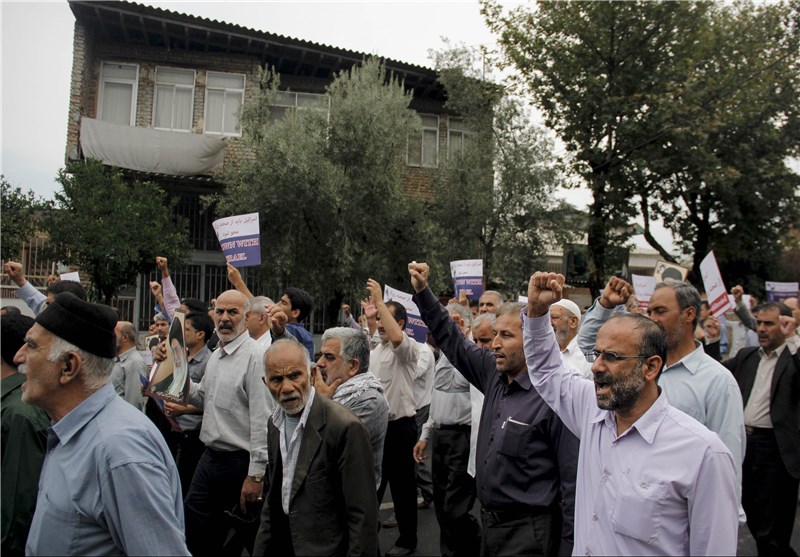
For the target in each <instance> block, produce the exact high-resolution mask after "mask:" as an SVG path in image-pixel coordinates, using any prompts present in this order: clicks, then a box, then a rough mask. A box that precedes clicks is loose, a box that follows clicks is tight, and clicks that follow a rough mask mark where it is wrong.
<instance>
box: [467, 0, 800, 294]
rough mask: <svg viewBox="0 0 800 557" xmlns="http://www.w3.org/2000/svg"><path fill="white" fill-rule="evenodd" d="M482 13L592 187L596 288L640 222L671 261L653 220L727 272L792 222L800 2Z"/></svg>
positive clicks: (486, 7)
mask: <svg viewBox="0 0 800 557" xmlns="http://www.w3.org/2000/svg"><path fill="white" fill-rule="evenodd" d="M483 11H484V14H485V16H486V18H487V21H488V22H489V24H490V26H491V27H492V29H493V30H494V31H495V32H497V33H498V34H499V35H500V42H501V45H502V46H503V48H504V54H505V56H506V59H507V62H508V63H509V64H511V65H513V66H514V67H515V68H516V69H517V71H518V78H519V80H520V82H521V83H522V84H524V86H525V87H526V89H528V90H529V91H530V92H531V94H532V95H533V97H534V99H535V100H536V102H537V104H538V105H539V106H540V107H541V108H542V109H543V110H544V112H545V115H546V118H547V123H548V125H549V126H550V127H552V128H553V129H554V130H556V131H557V133H558V134H559V136H560V137H561V138H562V140H563V141H564V142H565V144H566V146H567V149H568V150H569V151H570V152H571V153H572V154H573V156H574V160H575V162H576V169H577V170H578V171H579V172H580V173H581V175H582V176H583V177H584V180H585V181H586V183H587V184H588V185H589V187H590V188H591V190H592V193H593V196H594V201H593V203H592V206H591V208H590V225H589V248H590V251H591V257H592V269H591V282H592V286H593V287H594V288H599V287H600V286H601V285H602V282H603V281H604V280H605V278H606V275H607V271H608V269H607V265H606V256H607V251H608V250H609V249H613V247H614V245H615V244H618V243H619V242H620V241H622V240H624V238H620V237H617V236H616V235H615V234H614V233H613V232H612V231H613V230H615V229H619V230H624V228H625V227H624V225H625V224H626V222H627V221H628V219H630V218H631V217H632V216H633V215H634V214H635V213H637V212H638V213H639V214H641V216H642V217H643V219H644V224H645V237H646V238H647V239H648V241H649V242H650V243H651V245H653V247H655V248H656V249H658V250H659V251H660V252H661V254H662V256H664V257H665V258H667V259H672V256H671V254H669V253H668V252H667V250H665V249H664V248H663V247H662V246H660V245H659V244H658V242H656V241H655V239H654V238H653V237H652V234H650V219H651V218H652V217H656V218H661V219H662V220H663V221H664V222H665V223H666V225H667V226H668V227H670V228H671V230H672V231H673V232H674V233H675V234H676V235H677V236H678V238H679V243H680V244H681V245H682V246H683V247H684V248H685V249H689V250H693V252H694V257H695V267H697V266H698V265H699V261H700V260H701V259H702V258H703V257H704V256H705V255H706V253H707V252H708V250H709V249H715V250H717V251H718V254H717V256H718V260H719V259H721V260H722V261H721V264H722V266H723V268H725V267H726V266H727V267H728V269H729V270H732V269H735V268H738V265H737V264H736V263H734V264H733V265H727V261H728V259H730V262H731V263H733V262H734V261H742V260H743V259H744V258H745V257H746V258H750V257H751V256H752V251H751V250H753V249H759V248H758V247H757V245H758V244H757V243H754V242H753V241H752V240H753V239H754V238H759V239H763V240H764V241H765V242H766V243H771V244H772V245H775V242H773V240H774V239H775V238H776V236H775V234H774V233H770V232H767V231H766V230H764V227H765V226H766V225H767V224H766V223H767V222H769V223H770V224H769V225H770V226H773V227H775V228H777V229H778V230H779V231H780V229H781V228H783V229H784V230H785V227H786V226H787V224H791V222H793V221H796V220H795V219H796V214H797V212H796V209H792V206H795V203H796V201H793V199H792V198H793V196H794V194H793V192H792V189H793V188H796V181H795V179H794V178H793V176H792V173H790V172H788V169H787V168H786V166H785V162H784V161H785V157H786V156H787V154H790V153H792V152H793V153H795V154H796V153H797V134H796V119H797V112H798V111H797V99H798V95H797V79H798V71H797V59H798V57H797V13H798V10H797V5H796V4H793V5H786V4H782V3H781V4H774V5H766V6H759V7H754V6H753V5H752V4H750V3H740V4H735V5H728V4H725V5H722V4H712V3H708V2H539V3H538V4H537V5H536V8H535V10H534V11H531V12H529V11H527V10H525V9H522V8H520V9H516V10H513V11H511V12H509V13H504V12H503V10H502V9H501V7H500V6H499V5H498V4H496V3H494V2H491V1H485V2H484V3H483ZM793 183H794V184H795V185H794V186H792V184H793ZM754 188H755V189H754ZM766 198H769V200H770V201H769V202H767V203H761V202H760V200H761V199H766ZM759 203H761V204H760V205H759V207H758V209H759V210H758V211H753V210H752V207H750V206H751V205H753V204H759ZM761 209H763V212H762V211H761ZM775 213H778V215H783V218H780V217H778V218H777V219H776V218H775V216H776V215H775ZM786 215H794V216H792V217H788V218H787V217H786ZM751 216H752V217H754V218H750V217H751ZM759 223H760V224H759ZM734 225H736V227H737V229H736V233H735V234H730V228H731V227H733V226H734ZM776 225H777V226H776ZM767 253H768V255H767V256H766V258H767V259H769V260H772V261H774V260H775V259H776V258H775V257H774V256H775V251H774V250H768V252H767ZM745 254H746V255H745ZM720 256H722V257H720ZM751 262H752V260H751ZM747 269H748V272H749V271H755V272H765V267H764V265H761V264H760V263H754V264H753V265H750V266H749V267H747ZM742 270H744V269H742Z"/></svg>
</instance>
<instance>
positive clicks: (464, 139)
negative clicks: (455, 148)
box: [447, 116, 473, 160]
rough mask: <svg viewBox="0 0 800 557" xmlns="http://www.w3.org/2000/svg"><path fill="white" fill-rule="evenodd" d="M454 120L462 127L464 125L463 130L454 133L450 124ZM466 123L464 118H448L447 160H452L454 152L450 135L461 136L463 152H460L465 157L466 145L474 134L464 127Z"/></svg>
mask: <svg viewBox="0 0 800 557" xmlns="http://www.w3.org/2000/svg"><path fill="white" fill-rule="evenodd" d="M453 120H456V121H459V122H461V123H462V125H463V129H461V130H456V131H453V129H452V127H451V126H450V123H451V122H452V121H453ZM465 122H466V120H465V119H464V118H462V117H460V116H448V117H447V160H450V155H451V154H452V151H451V149H450V134H459V135H461V151H460V152H461V156H464V149H465V147H466V144H467V137H469V136H470V135H472V134H473V132H471V131H469V130H467V128H466V125H464V123H465Z"/></svg>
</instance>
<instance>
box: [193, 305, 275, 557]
mask: <svg viewBox="0 0 800 557" xmlns="http://www.w3.org/2000/svg"><path fill="white" fill-rule="evenodd" d="M249 309H250V302H249V301H248V299H247V297H246V296H245V295H244V294H242V293H241V292H238V291H236V290H228V291H226V292H223V293H222V294H220V296H219V297H218V298H217V303H216V305H215V306H214V320H215V322H216V330H217V336H218V337H219V345H220V346H219V348H218V349H217V350H216V351H215V352H214V353H212V354H211V357H210V358H209V359H208V363H207V364H206V371H205V375H203V378H202V379H201V381H200V383H199V384H198V383H190V388H191V390H190V394H189V403H190V404H192V405H194V406H195V407H197V408H199V409H202V410H203V425H202V427H201V430H200V441H202V442H203V444H205V446H206V449H205V451H204V452H203V456H201V457H200V462H198V463H197V468H196V470H195V473H194V478H193V479H192V484H191V487H190V488H189V493H188V494H187V495H186V499H185V507H186V540H187V544H188V546H189V550H190V551H191V552H192V554H193V555H195V556H197V555H214V556H216V555H220V554H221V553H222V550H223V545H224V543H225V538H226V536H227V534H228V531H229V529H230V527H231V522H230V521H229V520H228V517H229V516H231V515H232V516H234V517H237V516H238V517H244V519H245V520H253V522H252V526H251V531H249V532H247V533H245V534H244V538H245V545H246V546H247V547H248V549H249V548H250V547H251V546H252V543H253V539H254V537H255V528H256V527H257V523H256V522H255V521H254V517H255V516H257V514H258V512H259V510H260V507H261V504H262V502H263V494H264V490H265V486H264V473H265V470H266V467H267V431H266V428H265V427H264V424H266V423H267V419H268V418H269V414H270V410H271V408H272V406H273V403H272V402H271V401H270V400H268V395H267V392H266V390H265V389H264V385H263V383H262V378H263V369H264V367H263V362H262V360H261V351H260V350H259V348H258V346H257V345H256V342H255V341H254V340H253V339H252V338H250V335H248V334H247V329H246V327H245V319H246V317H247V313H248V311H249ZM226 513H227V514H226ZM245 529H246V528H245Z"/></svg>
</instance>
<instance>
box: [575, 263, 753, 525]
mask: <svg viewBox="0 0 800 557" xmlns="http://www.w3.org/2000/svg"><path fill="white" fill-rule="evenodd" d="M632 291H633V288H632V287H631V285H630V284H629V283H628V282H626V281H624V280H623V279H621V278H619V277H612V278H611V280H609V281H608V284H606V287H605V289H604V290H603V293H602V294H601V295H600V297H599V298H598V299H597V300H596V301H595V303H594V304H593V305H592V307H591V308H589V310H588V311H587V312H586V315H585V316H584V321H583V323H582V324H581V330H580V332H579V333H578V345H579V346H580V347H581V350H582V351H583V352H584V353H590V352H591V351H592V350H593V349H594V347H595V346H594V341H595V337H596V336H597V331H598V329H599V328H600V326H601V325H602V324H603V323H604V322H605V321H607V320H608V319H609V318H610V317H611V315H612V314H613V313H614V311H615V307H617V306H619V305H622V304H624V303H625V301H626V300H627V299H628V297H629V296H630V293H631V292H632ZM699 314H700V293H699V292H698V291H697V289H696V288H695V287H694V286H692V285H691V284H689V283H688V282H681V281H674V280H668V281H666V282H662V283H659V284H657V285H656V288H655V290H654V291H653V295H652V296H651V297H650V302H649V304H648V306H647V316H648V317H649V318H650V319H652V320H653V321H655V323H656V324H657V325H658V326H659V327H661V328H662V329H663V330H664V333H665V334H666V337H667V358H666V360H665V361H664V369H663V371H662V372H661V375H660V376H659V380H658V385H659V387H660V388H662V389H663V390H664V393H665V394H666V395H667V400H668V401H669V403H670V404H671V405H672V406H674V407H675V408H677V409H678V410H680V411H681V412H685V413H686V414H689V415H690V416H691V417H692V418H694V419H695V420H697V421H698V422H700V423H701V424H703V425H704V426H706V427H707V428H708V429H710V430H711V431H713V432H714V433H716V434H717V435H719V437H720V439H722V442H723V443H725V445H726V446H727V447H728V450H730V452H731V454H732V455H733V462H734V465H735V466H736V486H737V487H736V489H737V492H738V493H739V494H741V478H742V461H743V460H744V450H745V434H744V412H743V411H742V395H741V393H740V392H739V387H738V385H737V384H736V381H735V380H734V378H733V376H732V375H731V374H730V372H729V371H728V370H727V369H725V368H724V367H723V366H722V364H720V363H719V362H718V361H716V360H715V359H714V358H712V357H711V356H709V355H708V354H706V353H705V351H704V350H703V346H702V345H701V344H700V343H699V342H697V341H696V340H695V338H694V331H695V329H696V328H697V321H698V319H699ZM740 518H743V517H740Z"/></svg>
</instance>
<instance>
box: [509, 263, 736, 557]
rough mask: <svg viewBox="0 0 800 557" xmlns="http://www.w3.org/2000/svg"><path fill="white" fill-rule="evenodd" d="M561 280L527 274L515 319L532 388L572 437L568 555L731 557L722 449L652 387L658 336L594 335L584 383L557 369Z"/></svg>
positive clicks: (622, 324) (635, 325) (659, 353)
mask: <svg viewBox="0 0 800 557" xmlns="http://www.w3.org/2000/svg"><path fill="white" fill-rule="evenodd" d="M563 284H564V276H563V275H558V274H555V273H534V275H533V276H532V277H531V280H530V285H529V287H528V308H527V312H525V313H524V314H523V322H524V323H523V329H524V333H523V334H524V339H525V358H526V362H527V365H528V373H529V375H530V378H531V382H532V383H533V385H534V386H535V387H536V389H537V391H538V392H539V394H540V395H541V396H542V398H543V399H544V400H545V401H547V403H548V404H549V405H550V406H551V407H552V408H553V410H554V411H555V412H556V414H558V416H559V417H560V418H561V420H562V421H563V422H564V425H566V426H567V427H568V428H569V429H570V430H571V431H572V432H573V433H575V435H577V436H578V437H579V438H580V440H581V444H580V455H579V458H578V487H577V496H576V501H575V509H576V511H575V545H574V549H573V555H735V554H736V546H737V534H738V520H737V514H738V512H737V505H738V498H737V495H736V480H735V478H736V476H735V471H734V468H735V466H734V461H733V458H732V457H731V453H730V451H729V450H728V449H727V448H726V447H725V445H724V444H723V443H722V441H720V439H719V437H718V436H717V435H716V434H715V433H713V432H711V431H709V430H708V429H707V428H705V427H704V426H703V425H702V424H700V423H699V422H697V421H696V420H694V419H693V418H691V417H690V416H687V415H686V414H684V413H683V412H681V411H679V410H676V409H675V408H673V407H672V406H671V405H670V404H669V403H668V402H667V399H666V397H665V393H664V392H662V391H661V389H660V388H659V386H658V379H659V375H660V373H661V370H662V367H663V363H664V361H665V360H666V358H667V338H666V335H665V333H664V331H663V330H662V329H661V328H660V327H658V326H657V325H656V324H655V323H654V322H653V321H652V320H650V319H647V318H646V317H644V316H642V315H638V314H621V315H618V316H614V317H613V318H611V319H610V320H609V321H608V322H607V323H606V324H605V325H603V326H602V327H601V328H600V330H599V331H598V333H597V342H596V344H595V347H594V350H593V353H592V355H593V359H594V360H595V361H594V364H593V366H592V373H593V374H594V381H587V380H585V379H583V378H582V377H581V376H580V374H579V373H578V372H577V371H575V370H572V369H567V368H565V367H564V365H563V364H562V362H561V356H560V354H559V347H558V344H557V343H556V340H555V336H554V334H553V330H552V327H550V322H549V319H548V308H549V306H550V305H551V304H553V303H554V302H556V301H557V300H559V299H560V298H561V293H562V287H563Z"/></svg>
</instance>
